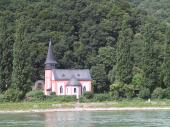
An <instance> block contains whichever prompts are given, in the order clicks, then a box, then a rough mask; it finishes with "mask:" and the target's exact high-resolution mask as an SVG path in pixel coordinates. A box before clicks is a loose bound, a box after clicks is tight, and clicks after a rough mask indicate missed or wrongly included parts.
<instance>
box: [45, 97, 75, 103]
mask: <svg viewBox="0 0 170 127" xmlns="http://www.w3.org/2000/svg"><path fill="white" fill-rule="evenodd" d="M46 101H55V102H75V101H76V96H63V95H62V96H56V95H50V96H47V97H46Z"/></svg>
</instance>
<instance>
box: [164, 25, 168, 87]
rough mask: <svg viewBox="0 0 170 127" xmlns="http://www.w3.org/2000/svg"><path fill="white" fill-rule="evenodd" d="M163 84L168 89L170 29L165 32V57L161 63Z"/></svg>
mask: <svg viewBox="0 0 170 127" xmlns="http://www.w3.org/2000/svg"><path fill="white" fill-rule="evenodd" d="M163 75H164V76H163V82H164V85H165V86H166V87H170V27H168V29H167V32H166V45H165V57H164V62H163Z"/></svg>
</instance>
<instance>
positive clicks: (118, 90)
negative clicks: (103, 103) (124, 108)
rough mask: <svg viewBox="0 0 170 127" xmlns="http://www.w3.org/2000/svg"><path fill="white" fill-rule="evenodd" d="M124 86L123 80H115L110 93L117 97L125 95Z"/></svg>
mask: <svg viewBox="0 0 170 127" xmlns="http://www.w3.org/2000/svg"><path fill="white" fill-rule="evenodd" d="M123 86H124V84H123V83H121V82H115V83H114V84H112V85H110V93H111V95H112V96H113V97H114V98H115V99H118V98H119V97H124V90H123Z"/></svg>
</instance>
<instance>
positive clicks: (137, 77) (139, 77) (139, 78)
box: [132, 73, 144, 86]
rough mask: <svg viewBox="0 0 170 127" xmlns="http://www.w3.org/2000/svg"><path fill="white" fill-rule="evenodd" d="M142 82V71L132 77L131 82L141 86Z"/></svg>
mask: <svg viewBox="0 0 170 127" xmlns="http://www.w3.org/2000/svg"><path fill="white" fill-rule="evenodd" d="M143 83H144V77H143V74H142V73H137V74H135V75H134V76H133V78H132V84H133V85H135V86H141V85H143Z"/></svg>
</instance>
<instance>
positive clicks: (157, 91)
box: [152, 87, 165, 99]
mask: <svg viewBox="0 0 170 127" xmlns="http://www.w3.org/2000/svg"><path fill="white" fill-rule="evenodd" d="M164 96H165V94H164V90H163V89H162V88H160V87H158V88H156V89H155V90H154V91H153V93H152V98H157V99H162V98H164Z"/></svg>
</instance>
